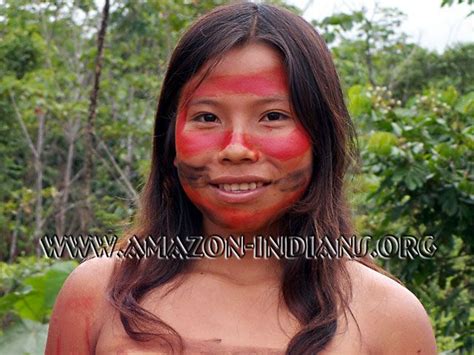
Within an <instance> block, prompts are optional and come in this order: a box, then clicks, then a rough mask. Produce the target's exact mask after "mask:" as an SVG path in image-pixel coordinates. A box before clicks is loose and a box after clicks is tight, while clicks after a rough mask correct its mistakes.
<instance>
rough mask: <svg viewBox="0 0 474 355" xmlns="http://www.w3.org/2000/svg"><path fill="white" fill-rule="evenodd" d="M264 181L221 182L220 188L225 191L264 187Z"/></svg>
mask: <svg viewBox="0 0 474 355" xmlns="http://www.w3.org/2000/svg"><path fill="white" fill-rule="evenodd" d="M262 186H263V182H261V181H259V182H249V183H246V182H244V183H241V184H219V189H221V190H225V191H249V190H255V189H256V188H257V187H262Z"/></svg>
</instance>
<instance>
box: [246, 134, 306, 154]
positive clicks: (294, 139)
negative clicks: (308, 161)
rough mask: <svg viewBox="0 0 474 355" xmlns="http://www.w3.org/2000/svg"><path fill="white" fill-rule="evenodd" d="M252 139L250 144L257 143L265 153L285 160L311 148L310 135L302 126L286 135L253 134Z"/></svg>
mask: <svg viewBox="0 0 474 355" xmlns="http://www.w3.org/2000/svg"><path fill="white" fill-rule="evenodd" d="M250 139H251V142H249V144H250V145H256V146H257V147H258V148H259V150H260V151H261V152H262V153H263V154H265V155H268V156H270V157H273V158H276V159H278V160H283V161H284V160H290V159H293V158H298V157H302V156H303V155H304V154H305V153H306V152H307V151H308V149H310V148H311V143H310V139H309V137H308V135H307V134H306V133H305V132H304V130H303V129H302V128H300V127H296V128H295V129H294V130H293V131H291V132H290V133H289V134H287V135H284V136H271V137H265V136H258V137H257V136H252V137H251V138H250Z"/></svg>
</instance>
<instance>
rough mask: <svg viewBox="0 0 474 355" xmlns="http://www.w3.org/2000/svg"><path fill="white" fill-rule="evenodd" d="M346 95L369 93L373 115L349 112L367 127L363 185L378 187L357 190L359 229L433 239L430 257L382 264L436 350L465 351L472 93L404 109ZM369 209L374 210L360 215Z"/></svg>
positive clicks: (450, 93)
mask: <svg viewBox="0 0 474 355" xmlns="http://www.w3.org/2000/svg"><path fill="white" fill-rule="evenodd" d="M350 92H352V93H353V94H354V92H359V96H362V98H358V97H357V96H356V97H354V98H353V100H355V102H358V101H360V100H362V99H363V100H366V97H367V95H366V93H368V92H371V93H372V96H371V97H372V99H373V101H372V102H373V105H372V108H371V110H367V109H366V107H364V110H360V107H359V106H357V105H355V111H353V112H356V113H358V114H359V116H358V117H356V118H355V119H356V121H357V120H362V121H365V123H364V126H363V127H364V134H363V135H361V137H360V139H361V146H362V147H363V149H362V153H363V161H364V168H363V171H364V174H363V175H362V177H361V179H362V180H364V179H369V178H370V179H372V180H373V179H374V178H375V181H376V185H375V186H376V188H370V189H365V191H364V190H360V191H358V193H359V194H362V195H363V196H362V197H359V198H358V201H361V202H362V201H363V203H364V205H363V207H360V208H359V216H360V217H359V221H358V222H359V223H358V224H357V226H358V228H359V229H360V230H361V231H363V232H368V233H369V234H372V235H376V236H382V235H386V234H394V235H414V236H417V237H419V238H421V237H422V236H427V235H432V236H434V238H435V243H436V245H437V247H438V250H437V251H436V253H435V255H434V257H433V258H432V259H429V260H420V259H415V260H411V261H410V263H406V262H402V261H400V260H387V261H385V262H384V263H383V264H384V266H385V267H387V268H388V269H389V270H391V271H392V272H394V273H395V274H396V275H398V276H400V277H401V279H402V280H403V281H404V282H405V283H406V284H407V285H408V287H409V288H410V289H411V290H414V291H415V293H416V294H417V295H418V296H419V297H420V298H421V300H422V302H423V303H424V304H425V306H427V307H428V309H429V312H430V315H431V317H432V319H433V321H434V324H436V333H437V337H438V340H439V345H440V348H441V350H447V349H458V350H461V349H464V350H467V349H469V348H470V347H472V344H473V341H474V339H473V336H472V334H471V333H470V332H469V327H470V322H471V321H472V319H471V318H470V317H471V316H470V311H471V305H470V303H469V299H470V295H469V289H470V288H471V287H472V284H471V279H470V277H472V275H473V271H474V264H473V263H472V258H471V255H472V254H473V246H474V245H473V241H472V237H471V231H472V227H473V225H472V221H473V220H474V194H473V191H474V174H473V173H474V171H473V165H472V162H473V158H474V156H473V155H474V154H473V152H474V150H473V149H472V147H473V146H474V144H473V142H474V130H473V126H472V122H473V121H474V115H473V111H472V106H471V105H472V104H473V103H474V95H473V94H474V92H471V93H468V94H466V95H463V96H460V95H459V94H458V93H457V92H456V90H455V89H454V88H453V87H448V88H447V89H446V90H444V91H437V90H428V91H426V92H425V93H424V94H422V95H417V96H415V97H414V98H412V99H411V100H409V102H408V103H407V104H406V105H405V106H404V107H400V106H398V105H395V106H390V105H387V104H389V103H390V99H389V98H388V97H387V95H386V94H387V90H383V89H381V88H378V90H377V88H376V89H372V90H365V93H364V92H363V91H361V90H360V89H359V88H357V90H355V91H350ZM384 94H385V95H384ZM369 96H370V95H369ZM374 96H375V97H374ZM359 203H360V202H359ZM373 211H380V212H377V213H376V215H378V216H374V217H371V216H366V214H367V213H372V214H373ZM374 221H375V223H374Z"/></svg>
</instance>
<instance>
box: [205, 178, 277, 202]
mask: <svg viewBox="0 0 474 355" xmlns="http://www.w3.org/2000/svg"><path fill="white" fill-rule="evenodd" d="M270 184H271V183H270V182H263V181H254V182H241V183H221V184H209V186H210V187H211V190H212V191H214V196H215V197H216V198H217V199H218V200H220V201H222V202H224V203H231V204H234V203H246V202H251V201H254V200H256V199H257V198H259V197H261V196H262V194H264V193H265V191H266V190H267V188H268V186H269V185H270Z"/></svg>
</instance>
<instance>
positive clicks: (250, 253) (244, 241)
mask: <svg viewBox="0 0 474 355" xmlns="http://www.w3.org/2000/svg"><path fill="white" fill-rule="evenodd" d="M278 230H279V229H278V227H277V226H276V224H274V225H272V226H270V227H267V228H262V229H261V230H256V231H243V232H242V231H237V230H232V229H229V228H225V227H222V226H217V225H215V224H214V223H212V222H210V221H209V220H207V221H206V220H204V221H203V232H204V233H203V236H204V238H205V239H206V238H208V239H209V238H210V237H211V238H213V239H215V240H216V244H217V243H219V247H221V248H222V247H223V248H224V249H226V248H228V249H227V250H233V251H237V252H229V253H226V252H224V253H223V254H222V255H218V256H215V255H212V254H211V253H206V252H205V253H202V254H203V255H204V256H203V257H202V258H199V259H197V260H195V262H194V263H193V267H192V271H193V272H199V273H206V274H213V275H216V276H219V277H222V278H224V279H225V280H227V281H229V282H232V283H236V284H240V285H248V286H251V285H261V284H267V283H279V282H280V280H281V262H280V260H279V259H277V258H276V257H270V258H263V257H258V253H256V252H255V248H256V247H257V246H256V243H255V240H256V239H255V238H254V237H255V236H261V237H262V238H266V237H267V236H269V235H271V236H278V234H277V233H278ZM217 239H219V240H217ZM204 244H205V243H204ZM231 245H233V246H234V248H231ZM236 245H239V246H240V247H238V248H235V246H236ZM243 245H245V247H242V246H243ZM248 246H250V247H248ZM207 247H209V243H207Z"/></svg>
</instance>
